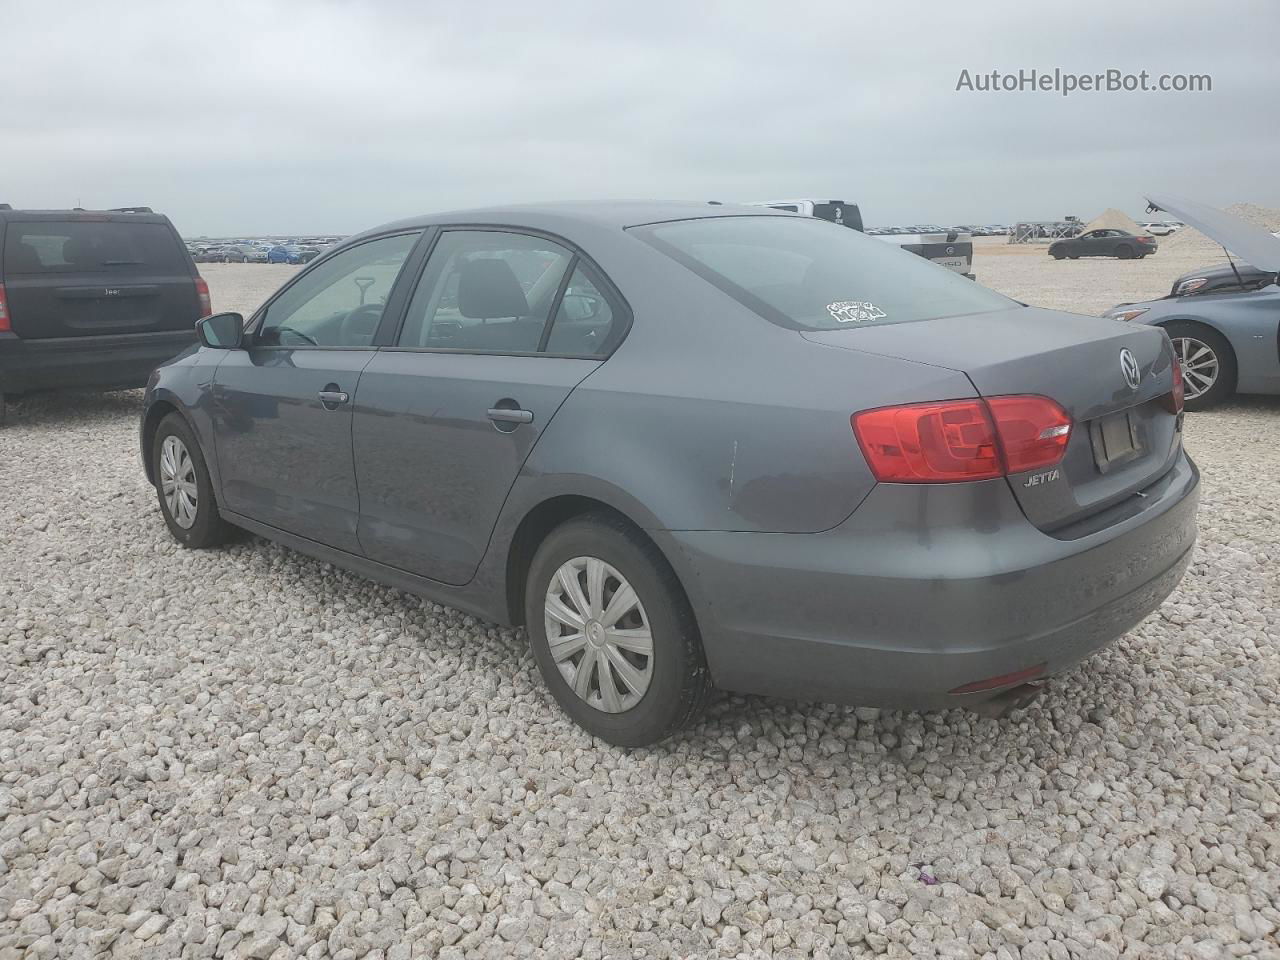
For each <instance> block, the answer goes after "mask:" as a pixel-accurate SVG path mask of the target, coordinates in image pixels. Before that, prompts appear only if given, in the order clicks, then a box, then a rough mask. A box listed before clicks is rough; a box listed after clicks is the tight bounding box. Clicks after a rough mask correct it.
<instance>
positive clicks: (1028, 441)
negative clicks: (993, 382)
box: [987, 396, 1071, 473]
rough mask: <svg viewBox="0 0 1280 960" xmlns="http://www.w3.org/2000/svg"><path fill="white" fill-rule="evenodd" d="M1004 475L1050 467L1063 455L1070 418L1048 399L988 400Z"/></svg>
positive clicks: (999, 398) (1068, 432)
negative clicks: (1000, 450) (1001, 450)
mask: <svg viewBox="0 0 1280 960" xmlns="http://www.w3.org/2000/svg"><path fill="white" fill-rule="evenodd" d="M987 406H989V407H990V408H991V418H992V419H993V420H995V422H996V433H997V434H998V435H999V437H1000V445H1001V446H1002V447H1003V448H1004V462H1005V468H1006V472H1007V473H1025V472H1026V471H1028V470H1038V469H1040V468H1042V467H1051V466H1053V465H1054V464H1055V463H1057V462H1058V461H1059V460H1061V459H1062V455H1063V454H1064V453H1066V450H1067V441H1068V440H1070V439H1071V418H1070V417H1069V416H1067V411H1065V410H1063V409H1062V408H1061V407H1060V406H1058V405H1057V404H1056V403H1054V402H1053V401H1052V400H1050V399H1049V398H1048V397H1034V396H1032V397H988V398H987Z"/></svg>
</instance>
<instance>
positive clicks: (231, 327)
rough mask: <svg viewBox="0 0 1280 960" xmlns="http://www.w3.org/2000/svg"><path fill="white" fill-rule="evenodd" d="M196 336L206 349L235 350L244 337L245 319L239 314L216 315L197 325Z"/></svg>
mask: <svg viewBox="0 0 1280 960" xmlns="http://www.w3.org/2000/svg"><path fill="white" fill-rule="evenodd" d="M196 334H197V335H198V336H199V337H200V342H201V343H203V344H204V345H205V346H206V347H213V348H215V349H217V350H235V349H236V348H237V347H239V346H240V340H241V338H242V337H243V336H244V317H242V316H241V315H240V314H238V313H215V314H213V315H212V316H209V317H205V318H204V319H203V320H200V321H199V322H197V323H196Z"/></svg>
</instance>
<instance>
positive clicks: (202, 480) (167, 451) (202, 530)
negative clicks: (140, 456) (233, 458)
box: [151, 413, 228, 550]
mask: <svg viewBox="0 0 1280 960" xmlns="http://www.w3.org/2000/svg"><path fill="white" fill-rule="evenodd" d="M151 456H152V464H151V470H152V474H151V475H152V476H153V477H154V478H155V485H156V496H157V497H158V498H159V500H160V512H161V513H162V514H164V522H165V525H166V526H167V527H168V528H169V532H170V533H171V534H173V538H174V539H175V540H177V541H178V542H179V543H180V544H182V545H183V546H184V547H189V548H191V549H193V550H200V549H203V548H205V547H214V546H217V545H218V544H220V543H222V542H223V541H224V540H226V539H227V533H228V530H227V526H228V525H227V522H226V521H225V520H223V519H222V516H221V514H219V513H218V505H217V504H216V503H215V502H214V499H213V483H212V482H211V481H210V479H209V470H208V468H207V467H206V466H205V462H204V455H203V454H202V453H201V452H200V444H199V443H198V442H196V438H195V435H194V434H193V433H192V432H191V427H190V426H188V425H187V421H186V420H184V419H183V418H182V415H181V414H178V413H171V414H169V415H168V416H167V417H165V418H164V419H163V420H161V421H160V426H158V427H157V428H156V433H155V437H154V439H153V440H152V444H151Z"/></svg>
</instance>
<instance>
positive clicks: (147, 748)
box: [0, 291, 1280, 960]
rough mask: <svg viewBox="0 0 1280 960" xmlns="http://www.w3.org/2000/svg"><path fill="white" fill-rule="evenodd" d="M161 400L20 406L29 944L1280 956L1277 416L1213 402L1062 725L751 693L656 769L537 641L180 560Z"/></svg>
mask: <svg viewBox="0 0 1280 960" xmlns="http://www.w3.org/2000/svg"><path fill="white" fill-rule="evenodd" d="M217 300H218V294H217V291H215V301H217ZM246 306H248V305H247V304H246ZM137 412H138V394H137V393H123V394H111V395H107V396H105V397H102V396H65V397H39V398H29V399H27V400H24V401H21V402H19V403H16V404H14V405H13V407H12V410H11V422H10V423H9V425H7V426H6V427H4V428H3V429H0V489H2V490H4V491H5V496H4V497H2V498H0V530H3V531H5V535H4V536H3V537H0V571H3V576H4V580H5V585H4V589H3V592H0V960H7V958H9V957H18V956H33V957H55V956H58V957H97V956H109V955H112V953H113V951H114V952H115V953H116V954H117V955H120V956H138V957H164V958H170V957H178V956H192V957H211V956H217V957H257V958H266V960H279V958H283V957H304V956H305V957H316V958H320V957H331V958H337V957H346V958H358V957H372V958H377V957H381V958H395V960H403V958H404V957H410V958H412V957H417V956H439V957H442V958H446V957H467V958H474V957H482V958H483V957H490V956H492V957H507V956H532V957H562V956H581V957H585V958H604V957H624V956H625V957H633V956H644V957H664V956H670V957H685V956H699V957H701V956H717V955H718V956H748V957H757V956H769V955H773V956H797V957H799V956H806V957H808V956H812V957H826V958H838V957H858V956H865V955H868V954H876V955H883V956H889V957H912V956H931V955H937V956H944V957H973V958H1011V960H1017V958H1023V960H1026V958H1032V957H1048V958H1053V960H1057V958H1061V957H1072V958H1074V957H1088V958H1094V957H1117V958H1118V957H1139V956H1140V957H1144V958H1146V957H1156V958H1184V957H1198V956H1206V957H1208V956H1212V957H1226V956H1241V957H1267V956H1270V957H1278V956H1280V951H1278V949H1277V943H1276V931H1277V929H1278V928H1280V792H1278V789H1277V784H1280V657H1277V643H1278V642H1280V616H1278V615H1277V611H1278V610H1280V576H1278V575H1277V560H1276V551H1277V544H1280V455H1277V451H1278V450H1280V400H1275V399H1269V400H1268V399H1252V400H1245V401H1240V402H1237V403H1234V404H1232V405H1231V406H1229V407H1227V408H1225V409H1223V410H1221V411H1218V412H1214V413H1212V414H1204V415H1191V416H1189V417H1188V434H1189V435H1188V441H1187V442H1188V446H1189V448H1190V449H1191V451H1192V453H1193V454H1194V455H1195V456H1196V457H1197V459H1198V462H1199V463H1200V466H1201V468H1202V470H1203V473H1204V489H1203V501H1202V503H1203V505H1202V510H1201V539H1200V544H1199V547H1198V548H1197V554H1196V557H1195V560H1194V562H1193V564H1192V566H1191V569H1190V570H1189V572H1188V574H1187V577H1186V579H1185V581H1184V582H1183V584H1182V586H1181V587H1180V588H1179V590H1178V591H1177V592H1176V593H1175V594H1174V596H1173V597H1171V598H1170V599H1169V601H1168V602H1167V603H1166V604H1165V605H1164V606H1163V607H1162V608H1161V610H1160V611H1158V612H1157V613H1156V614H1153V615H1152V616H1151V617H1149V618H1148V619H1147V620H1146V621H1145V622H1144V623H1142V624H1141V625H1139V626H1138V627H1137V628H1135V629H1134V630H1133V631H1132V632H1131V633H1130V634H1129V635H1128V636H1127V637H1126V638H1124V639H1123V640H1121V641H1120V642H1119V643H1117V644H1116V645H1115V646H1114V647H1113V648H1111V649H1110V650H1108V651H1106V652H1104V653H1103V654H1101V655H1099V656H1097V657H1095V658H1093V659H1091V660H1090V661H1088V662H1087V663H1085V664H1084V665H1082V666H1081V667H1080V668H1078V669H1076V670H1074V671H1072V672H1070V673H1069V674H1067V675H1066V676H1063V677H1061V678H1057V679H1056V680H1055V681H1054V682H1053V683H1052V684H1051V688H1050V691H1049V692H1048V693H1047V694H1046V695H1045V696H1043V697H1042V698H1041V699H1040V700H1039V701H1037V702H1036V703H1035V704H1033V705H1032V707H1031V708H1030V709H1028V710H1027V711H1025V712H1023V713H1021V714H1018V715H1015V716H1014V717H1013V718H1011V719H1008V720H1005V721H1001V722H996V721H992V720H987V719H982V718H979V717H976V716H973V715H970V714H964V713H959V712H952V713H943V714H932V715H920V714H911V713H899V712H894V711H887V710H886V711H877V710H858V709H853V708H847V707H835V706H829V705H821V704H807V705H800V704H792V703H786V702H782V701H773V700H763V699H759V698H742V697H724V698H722V699H721V700H719V701H718V702H717V703H715V704H714V705H713V706H712V708H711V710H710V711H709V713H708V714H707V716H706V717H705V719H704V720H703V721H702V722H701V723H700V724H699V725H698V726H697V727H696V728H694V729H692V730H690V731H689V732H688V733H687V734H686V735H683V736H680V737H678V738H676V739H675V740H673V741H671V742H670V743H668V744H665V745H662V746H660V747H658V748H655V749H651V750H642V751H634V752H630V753H626V752H622V751H618V750H614V749H611V748H608V747H606V746H604V745H602V744H600V743H596V742H593V741H592V740H591V739H590V738H589V737H588V736H586V735H585V734H583V733H582V732H581V731H580V730H578V729H577V728H576V727H574V726H573V725H572V724H571V723H569V721H568V720H566V719H565V718H564V717H563V715H562V714H561V713H560V712H559V711H558V710H557V709H556V707H555V706H554V704H553V703H552V702H551V700H550V699H549V697H548V696H547V694H546V693H545V692H544V690H543V687H542V684H541V681H540V679H539V678H538V675H537V672H536V669H535V668H534V665H533V662H532V659H531V657H530V655H529V652H528V649H527V644H526V642H525V639H524V637H523V635H522V634H521V633H520V632H518V631H512V630H507V629H503V628H499V627H496V626H493V625H492V624H486V623H482V622H480V621H477V620H476V619H475V618H473V617H470V616H467V615H465V614H462V613H459V612H457V611H453V610H450V609H447V608H445V607H441V606H439V605H436V604H432V603H429V602H425V601H422V600H420V599H417V598H414V597H410V596H407V595H404V594H402V593H399V592H397V591H395V590H390V589H386V588H383V587H379V586H376V585H373V584H370V583H368V582H366V581H363V580H361V579H360V578H358V577H355V576H352V575H349V574H346V573H343V572H341V571H338V570H336V569H334V568H332V567H330V566H328V565H326V564H323V563H319V562H317V561H313V560H309V559H306V558H304V557H302V556H300V555H298V554H295V553H292V552H290V551H289V550H286V549H284V548H281V547H277V546H274V545H271V544H268V543H265V542H263V541H259V540H253V539H249V538H246V539H245V540H243V541H241V542H239V543H237V544H234V545H232V546H230V547H227V548H225V549H221V550H217V551H209V552H190V551H184V550H181V549H179V548H178V547H177V546H176V545H175V544H174V543H173V542H172V541H171V539H170V538H169V536H168V534H167V532H166V531H165V529H164V526H163V523H162V522H161V520H160V516H159V514H158V513H157V511H156V506H155V498H154V494H153V492H152V491H151V490H150V488H148V487H147V485H146V483H145V481H144V480H143V478H142V475H141V470H140V468H139V466H138V462H137V453H136V450H137V446H136V443H137V441H136V429H137V424H136V417H137Z"/></svg>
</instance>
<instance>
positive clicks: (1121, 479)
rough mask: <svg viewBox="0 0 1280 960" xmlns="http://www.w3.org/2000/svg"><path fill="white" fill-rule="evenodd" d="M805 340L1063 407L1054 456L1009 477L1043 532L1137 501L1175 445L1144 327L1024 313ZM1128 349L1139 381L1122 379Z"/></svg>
mask: <svg viewBox="0 0 1280 960" xmlns="http://www.w3.org/2000/svg"><path fill="white" fill-rule="evenodd" d="M803 336H804V337H805V338H806V339H808V340H811V341H813V342H815V343H821V344H825V345H827V346H835V347H843V348H845V349H851V350H859V351H862V352H865V353H874V354H879V355H882V356H892V357H897V358H901V359H905V360H915V361H918V362H923V363H928V364H932V365H934V366H938V367H945V368H947V369H951V370H957V371H960V372H963V373H964V374H966V375H967V376H968V377H969V379H970V381H972V383H973V385H974V387H975V388H976V389H977V390H978V392H979V393H980V394H982V395H983V396H988V397H991V396H1000V395H1009V394H1039V395H1042V396H1046V397H1049V398H1050V399H1052V400H1054V401H1056V402H1057V403H1058V404H1060V405H1061V406H1062V407H1063V409H1065V410H1066V411H1067V413H1069V414H1070V415H1071V418H1072V432H1071V439H1070V441H1069V443H1068V444H1067V450H1066V453H1065V454H1064V456H1063V459H1062V461H1061V462H1060V463H1059V464H1057V465H1056V466H1054V467H1051V468H1049V469H1045V470H1036V471H1032V472H1030V473H1023V474H1014V475H1010V476H1009V478H1008V481H1009V486H1010V489H1011V490H1012V491H1013V495H1014V496H1015V497H1016V498H1017V500H1018V503H1019V504H1020V505H1021V507H1022V509H1023V512H1024V513H1025V514H1026V516H1027V518H1028V519H1029V520H1030V521H1031V522H1032V523H1034V524H1035V525H1036V526H1037V527H1039V528H1040V529H1041V530H1044V531H1046V532H1050V533H1053V532H1057V531H1064V530H1068V529H1069V528H1070V527H1071V526H1072V525H1073V524H1076V523H1079V522H1080V521H1082V520H1085V519H1087V518H1089V517H1090V516H1092V515H1094V514H1096V513H1099V512H1101V511H1103V510H1106V509H1108V508H1109V507H1112V506H1114V505H1115V504H1117V503H1120V502H1122V501H1124V500H1126V499H1127V498H1131V497H1135V496H1139V495H1140V493H1141V491H1142V490H1143V489H1144V488H1146V487H1148V486H1150V485H1151V484H1152V483H1154V482H1155V481H1156V480H1158V479H1159V478H1160V476H1162V475H1163V474H1164V473H1165V472H1166V471H1167V470H1168V469H1169V467H1170V466H1171V465H1172V463H1173V460H1174V458H1175V457H1176V456H1177V452H1178V449H1179V446H1180V443H1181V431H1180V423H1179V418H1178V417H1177V416H1176V415H1175V414H1174V413H1173V412H1172V410H1171V408H1170V406H1169V404H1168V394H1170V393H1171V391H1172V390H1173V362H1174V361H1173V350H1172V347H1171V345H1170V344H1169V341H1168V337H1167V336H1165V335H1164V333H1163V332H1162V331H1160V330H1158V329H1155V328H1152V327H1145V326H1134V325H1131V324H1125V323H1120V322H1118V321H1113V320H1104V319H1101V318H1096V317H1081V316H1076V315H1073V314H1066V313H1058V312H1055V311H1050V310H1041V309H1037V308H1023V309H1015V310H1006V311H998V312H993V313H984V314H977V315H972V316H967V317H945V318H941V319H937V320H925V321H918V322H912V323H899V324H878V325H869V324H868V325H864V326H861V327H858V328H852V329H848V330H835V331H814V332H807V333H804V334H803ZM1126 351H1127V353H1128V354H1129V355H1131V356H1132V358H1133V360H1134V361H1135V363H1136V367H1137V372H1138V375H1139V379H1138V381H1137V385H1136V386H1131V385H1130V383H1129V381H1128V380H1126V376H1125V371H1124V360H1123V358H1122V353H1124V352H1126ZM938 399H940V400H944V399H952V398H948V397H939V398H938Z"/></svg>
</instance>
